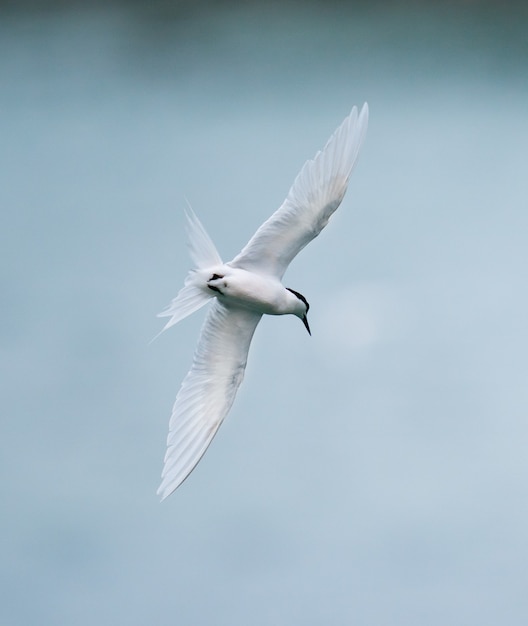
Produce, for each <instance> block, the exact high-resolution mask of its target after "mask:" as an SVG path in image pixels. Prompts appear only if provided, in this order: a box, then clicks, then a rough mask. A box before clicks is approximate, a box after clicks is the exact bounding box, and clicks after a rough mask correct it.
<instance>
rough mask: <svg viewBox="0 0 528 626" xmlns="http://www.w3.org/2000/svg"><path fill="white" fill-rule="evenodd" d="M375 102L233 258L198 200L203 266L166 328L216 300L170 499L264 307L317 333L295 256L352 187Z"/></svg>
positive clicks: (172, 308) (166, 490)
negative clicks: (294, 272)
mask: <svg viewBox="0 0 528 626" xmlns="http://www.w3.org/2000/svg"><path fill="white" fill-rule="evenodd" d="M367 123H368V107H367V105H366V104H364V105H363V107H362V109H361V112H360V113H359V115H358V111H357V108H356V107H354V108H353V109H352V111H351V113H350V115H349V116H348V117H346V118H345V120H344V121H343V123H342V124H341V125H340V126H339V128H337V130H336V131H335V132H334V134H333V135H332V136H331V137H330V139H329V140H328V142H327V144H326V146H325V147H324V148H323V150H321V151H320V152H318V153H317V154H316V155H315V157H314V159H313V160H309V161H307V162H306V163H305V164H304V166H303V168H302V169H301V171H300V172H299V174H298V176H297V178H296V179H295V181H294V183H293V185H292V187H291V189H290V191H289V193H288V195H287V197H286V200H285V201H284V202H283V204H282V205H281V207H280V208H279V209H278V210H277V211H275V213H273V215H272V216H271V217H270V218H269V219H268V220H267V221H266V222H264V224H262V226H261V227H260V228H259V229H258V230H257V232H256V233H255V234H254V235H253V237H252V238H251V239H250V240H249V242H248V243H247V245H246V246H245V247H244V248H243V249H242V251H241V252H240V254H238V255H237V256H236V257H235V258H234V259H233V260H232V261H230V262H229V263H225V264H224V263H222V260H221V258H220V255H219V254H218V252H217V250H216V248H215V246H214V244H213V242H212V240H211V238H210V237H209V235H208V234H207V233H206V231H205V229H204V228H203V226H202V224H201V223H200V221H199V220H198V218H197V217H196V215H195V214H194V213H193V211H192V210H191V209H190V208H189V210H188V212H187V227H188V236H189V248H190V254H191V258H192V260H193V262H194V264H195V269H193V270H191V272H190V273H189V274H188V276H187V278H186V280H185V283H184V286H183V288H182V289H181V290H180V292H179V293H178V295H177V296H176V298H174V300H173V301H172V302H171V304H170V305H169V307H168V308H167V309H166V310H165V311H164V312H162V313H160V316H162V317H170V320H169V321H168V323H167V324H166V325H165V327H164V329H163V330H165V329H167V328H169V327H170V326H172V325H174V324H176V323H177V322H179V321H180V320H182V319H183V318H184V317H187V315H190V314H191V313H193V312H194V311H196V310H197V309H199V308H200V307H201V306H203V305H204V304H206V303H207V302H209V300H211V299H214V302H213V304H212V306H211V309H210V310H209V312H208V314H207V317H206V320H205V323H204V325H203V328H202V332H201V335H200V339H199V342H198V346H197V348H196V352H195V354H194V359H193V364H192V367H191V369H190V371H189V373H188V374H187V376H186V377H185V379H184V381H183V383H182V386H181V388H180V391H179V392H178V395H177V397H176V402H175V403H174V407H173V409H172V415H171V419H170V423H169V435H168V438H167V452H166V454H165V463H164V467H163V473H162V482H161V485H160V487H159V489H158V494H159V495H161V498H162V499H164V498H166V497H167V496H168V495H170V494H171V493H172V492H173V491H174V490H175V489H176V488H177V487H178V486H179V485H180V484H181V483H182V482H183V481H184V480H185V478H187V476H188V475H189V474H190V473H191V471H192V470H193V469H194V467H195V466H196V464H197V463H198V461H199V460H200V459H201V457H202V456H203V454H204V452H205V451H206V450H207V447H208V446H209V444H210V443H211V440H212V438H213V437H214V435H215V434H216V432H217V430H218V427H219V426H220V424H221V423H222V421H223V420H224V418H225V416H226V415H227V413H228V412H229V409H230V408H231V405H232V404H233V401H234V399H235V395H236V392H237V390H238V387H239V386H240V383H241V382H242V379H243V377H244V370H245V367H246V361H247V355H248V350H249V345H250V343H251V339H252V337H253V333H254V332H255V328H256V327H257V324H258V323H259V320H260V318H261V317H262V315H263V314H270V315H285V314H292V315H296V316H297V317H299V318H300V319H301V320H302V321H303V323H304V325H305V327H306V329H307V330H308V332H310V328H309V326H308V321H307V318H306V314H307V312H308V308H309V305H308V302H307V301H306V299H305V298H304V296H302V295H301V294H299V293H297V292H295V291H293V290H291V289H288V288H286V287H284V286H283V285H282V283H281V278H282V276H283V274H284V272H285V271H286V269H287V267H288V265H289V264H290V262H291V261H292V259H293V258H294V257H295V256H296V255H297V254H298V253H299V252H300V251H301V250H302V249H303V248H304V246H306V244H308V243H309V242H310V241H311V240H312V239H313V238H314V237H317V235H318V234H319V233H320V232H321V230H322V229H323V228H324V227H325V226H326V224H327V223H328V220H329V218H330V216H331V215H332V213H334V211H335V210H336V209H337V207H338V206H339V204H340V203H341V201H342V199H343V196H344V195H345V192H346V189H347V185H348V180H349V178H350V174H351V172H352V169H353V167H354V164H355V162H356V159H357V155H358V152H359V149H360V147H361V144H362V142H363V139H364V136H365V133H366V130H367Z"/></svg>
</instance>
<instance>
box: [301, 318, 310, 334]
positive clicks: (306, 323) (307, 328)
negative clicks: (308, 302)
mask: <svg viewBox="0 0 528 626" xmlns="http://www.w3.org/2000/svg"><path fill="white" fill-rule="evenodd" d="M302 321H303V324H304V327H305V328H306V330H307V331H308V334H309V335H310V337H311V336H312V333H311V332H310V325H309V324H308V318H307V317H306V315H303V316H302Z"/></svg>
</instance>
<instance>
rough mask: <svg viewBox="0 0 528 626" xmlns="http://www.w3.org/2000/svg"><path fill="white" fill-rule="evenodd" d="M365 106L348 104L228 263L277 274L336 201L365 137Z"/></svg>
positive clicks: (314, 234) (321, 224)
mask: <svg viewBox="0 0 528 626" xmlns="http://www.w3.org/2000/svg"><path fill="white" fill-rule="evenodd" d="M367 123H368V106H367V104H366V103H365V104H364V105H363V108H362V109H361V113H360V114H359V115H358V110H357V108H356V107H354V108H353V109H352V111H351V113H350V115H349V116H348V117H347V118H345V120H344V121H343V123H342V124H341V126H339V128H338V129H337V130H336V131H335V132H334V134H333V135H332V136H331V137H330V139H329V140H328V142H327V144H326V146H325V147H324V148H323V150H322V151H320V152H318V153H317V154H316V155H315V157H314V158H313V160H310V161H307V162H306V163H305V164H304V166H303V168H302V169H301V171H300V172H299V174H298V175H297V178H296V179H295V182H294V183H293V185H292V187H291V189H290V191H289V193H288V196H287V197H286V200H285V201H284V202H283V204H282V206H281V207H280V208H279V209H278V210H277V211H275V213H274V214H273V215H272V216H271V217H270V218H269V219H268V220H267V221H266V222H264V224H262V226H261V227H260V228H259V229H258V230H257V232H256V233H255V234H254V235H253V237H252V238H251V239H250V240H249V242H248V243H247V245H246V246H245V248H244V249H243V250H242V252H240V254H238V255H237V256H236V257H235V258H234V259H233V260H232V261H231V262H230V263H229V265H231V266H233V267H239V268H242V269H246V270H249V271H254V272H259V273H265V274H270V275H273V276H276V277H278V278H282V276H283V274H284V272H285V271H286V269H287V267H288V265H289V264H290V262H291V261H292V259H293V258H294V257H295V256H296V255H297V254H298V253H299V252H300V251H301V250H302V249H303V248H304V246H306V244H307V243H309V242H310V241H311V240H312V239H313V238H314V237H317V235H318V234H319V233H320V232H321V230H322V229H323V228H324V227H325V226H326V224H327V223H328V220H329V219H330V216H331V215H332V213H333V212H334V211H335V210H336V209H337V207H338V206H339V205H340V204H341V200H342V199H343V196H344V195H345V192H346V189H347V185H348V180H349V178H350V174H351V172H352V169H353V167H354V164H355V162H356V159H357V156H358V152H359V149H360V147H361V144H362V142H363V139H364V137H365V133H366V130H367Z"/></svg>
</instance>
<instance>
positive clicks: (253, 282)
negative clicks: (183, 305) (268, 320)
mask: <svg viewBox="0 0 528 626" xmlns="http://www.w3.org/2000/svg"><path fill="white" fill-rule="evenodd" d="M211 271H212V274H211V276H212V277H214V278H212V279H210V280H208V281H207V283H206V288H207V289H211V290H213V291H215V292H216V293H217V297H218V299H219V300H220V301H221V302H225V303H226V304H229V305H232V306H242V307H246V308H248V309H252V310H253V311H256V312H258V313H265V314H267V315H287V314H288V313H292V314H294V315H296V314H297V313H299V312H302V313H304V312H305V311H304V310H303V309H304V306H303V303H302V302H301V301H300V300H299V298H298V297H297V296H295V295H294V294H293V293H292V292H291V291H289V290H288V289H286V288H285V287H284V286H283V285H282V283H281V282H280V280H278V279H277V278H275V277H274V276H266V275H264V274H256V273H255V272H248V271H247V270H243V269H239V268H237V267H231V266H230V265H229V264H226V265H222V266H220V267H217V268H212V269H211Z"/></svg>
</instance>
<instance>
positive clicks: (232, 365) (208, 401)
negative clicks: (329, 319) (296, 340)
mask: <svg viewBox="0 0 528 626" xmlns="http://www.w3.org/2000/svg"><path fill="white" fill-rule="evenodd" d="M260 318H261V315H260V314H259V313H256V312H254V311H250V310H249V309H244V308H239V307H236V308H235V307H232V306H226V305H224V304H223V303H222V302H220V301H219V300H218V299H215V300H214V303H213V305H212V307H211V309H210V311H209V313H208V315H207V318H206V320H205V323H204V325H203V328H202V333H201V335H200V340H199V342H198V346H197V348H196V351H195V354H194V360H193V364H192V367H191V369H190V371H189V373H188V374H187V376H186V377H185V379H184V381H183V383H182V386H181V388H180V391H179V393H178V395H177V397H176V401H175V403H174V407H173V409H172V416H171V419H170V423H169V435H168V438H167V452H166V454H165V461H164V467H163V473H162V482H161V485H160V487H159V489H158V494H159V495H160V496H161V499H162V500H163V499H164V498H166V497H167V496H168V495H170V494H171V493H172V492H173V491H174V490H175V489H176V488H177V487H178V486H179V485H180V484H181V483H182V482H183V481H184V480H185V479H186V478H187V476H188V475H189V474H190V473H191V472H192V470H193V469H194V467H195V466H196V464H197V463H198V461H199V460H200V459H201V458H202V456H203V454H204V453H205V451H206V450H207V447H208V446H209V444H210V443H211V441H212V439H213V437H214V436H215V434H216V432H217V430H218V428H219V426H220V424H221V423H222V421H223V420H224V418H225V416H226V415H227V413H228V411H229V409H230V408H231V405H232V404H233V401H234V399H235V395H236V392H237V390H238V388H239V386H240V383H241V382H242V379H243V377H244V370H245V368H246V361H247V355H248V350H249V345H250V343H251V339H252V337H253V333H254V332H255V328H256V327H257V324H258V323H259V320H260Z"/></svg>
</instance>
